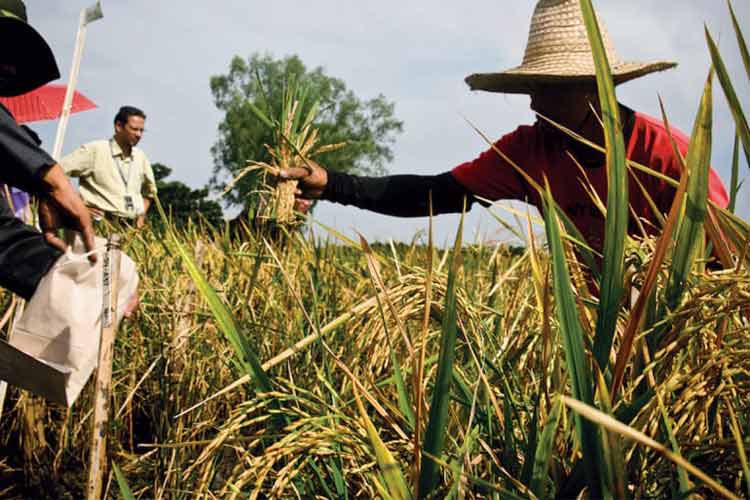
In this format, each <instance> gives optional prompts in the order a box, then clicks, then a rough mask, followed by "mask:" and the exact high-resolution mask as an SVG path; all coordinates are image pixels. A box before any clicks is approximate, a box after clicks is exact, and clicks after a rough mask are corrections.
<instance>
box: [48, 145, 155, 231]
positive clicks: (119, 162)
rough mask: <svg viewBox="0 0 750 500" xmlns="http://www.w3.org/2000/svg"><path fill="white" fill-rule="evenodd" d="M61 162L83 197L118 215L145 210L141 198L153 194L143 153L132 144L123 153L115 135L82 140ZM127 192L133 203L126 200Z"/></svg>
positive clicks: (133, 215) (152, 181)
mask: <svg viewBox="0 0 750 500" xmlns="http://www.w3.org/2000/svg"><path fill="white" fill-rule="evenodd" d="M60 165H61V166H62V168H63V170H65V173H66V174H67V175H68V176H69V177H78V178H79V183H80V191H81V196H82V197H83V201H84V202H85V203H86V204H87V205H89V206H91V207H94V208H98V209H99V210H102V211H104V212H108V213H111V214H113V215H117V216H120V217H127V218H135V217H136V216H138V215H139V214H142V213H143V212H144V204H143V198H144V197H146V198H154V197H155V196H156V181H155V180H154V172H153V171H152V170H151V163H150V162H149V161H148V158H147V157H146V154H145V153H144V152H143V151H142V150H140V149H138V148H133V149H132V151H131V153H130V156H128V157H126V156H125V155H124V154H123V152H122V149H121V148H120V146H119V144H117V141H115V140H114V139H110V140H102V141H94V142H90V143H88V144H84V145H83V146H81V147H80V148H78V149H76V150H75V151H73V152H72V153H70V154H69V155H67V156H66V157H65V158H63V159H62V160H60ZM126 196H129V197H130V198H131V199H132V201H133V203H132V207H128V206H127V204H126Z"/></svg>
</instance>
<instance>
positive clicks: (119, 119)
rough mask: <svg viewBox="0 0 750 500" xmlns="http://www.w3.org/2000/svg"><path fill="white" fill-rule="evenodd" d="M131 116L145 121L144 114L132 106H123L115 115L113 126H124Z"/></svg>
mask: <svg viewBox="0 0 750 500" xmlns="http://www.w3.org/2000/svg"><path fill="white" fill-rule="evenodd" d="M131 116H140V117H141V118H143V119H144V120H145V119H146V113H144V112H143V111H141V110H140V109H138V108H136V107H133V106H123V107H121V108H120V111H118V112H117V114H116V115H115V125H117V124H118V123H120V124H122V125H125V124H127V123H128V120H129V119H130V117H131Z"/></svg>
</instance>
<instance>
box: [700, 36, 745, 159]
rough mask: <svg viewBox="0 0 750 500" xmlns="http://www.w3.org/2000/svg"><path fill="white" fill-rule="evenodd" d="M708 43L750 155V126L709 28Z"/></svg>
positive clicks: (720, 81)
mask: <svg viewBox="0 0 750 500" xmlns="http://www.w3.org/2000/svg"><path fill="white" fill-rule="evenodd" d="M706 41H707V42H708V50H709V52H710V53H711V61H712V63H713V67H714V70H715V71H716V76H717V77H718V79H719V83H721V88H722V89H724V95H725V96H726V98H727V103H728V105H729V110H730V111H731V112H732V117H733V118H734V123H735V125H736V126H737V133H738V134H739V136H740V142H741V143H742V147H743V148H744V149H745V155H750V126H748V122H747V115H746V114H745V112H744V110H743V109H742V104H740V99H739V97H737V92H735V90H734V85H732V80H731V79H730V78H729V72H728V71H727V66H726V64H724V60H723V59H722V58H721V53H720V52H719V48H718V47H717V45H716V42H714V39H713V38H712V37H711V33H709V31H708V28H706ZM748 167H750V165H748Z"/></svg>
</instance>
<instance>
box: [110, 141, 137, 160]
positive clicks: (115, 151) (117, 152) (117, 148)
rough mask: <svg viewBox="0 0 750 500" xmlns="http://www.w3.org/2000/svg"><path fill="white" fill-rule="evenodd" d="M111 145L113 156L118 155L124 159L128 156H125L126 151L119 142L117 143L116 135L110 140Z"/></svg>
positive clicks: (131, 152) (131, 154)
mask: <svg viewBox="0 0 750 500" xmlns="http://www.w3.org/2000/svg"><path fill="white" fill-rule="evenodd" d="M109 145H110V147H111V148H112V156H118V157H120V158H123V159H125V158H128V157H126V156H125V153H123V151H122V148H121V147H120V145H119V144H117V141H116V140H115V138H114V137H113V138H111V139H110V140H109ZM130 156H131V157H132V156H133V150H132V149H131V150H130Z"/></svg>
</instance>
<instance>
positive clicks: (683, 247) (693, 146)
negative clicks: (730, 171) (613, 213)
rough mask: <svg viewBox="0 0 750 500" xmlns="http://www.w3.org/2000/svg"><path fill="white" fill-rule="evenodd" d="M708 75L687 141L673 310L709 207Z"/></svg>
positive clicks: (669, 300)
mask: <svg viewBox="0 0 750 500" xmlns="http://www.w3.org/2000/svg"><path fill="white" fill-rule="evenodd" d="M712 79H713V72H710V74H709V76H708V79H707V80H706V86H705V90H704V93H703V97H702V99H701V104H700V108H699V109H698V116H697V118H696V121H695V126H694V128H693V134H692V137H691V139H690V146H689V149H688V155H687V159H686V163H687V168H688V175H689V176H690V177H689V179H688V189H687V198H686V201H685V215H684V218H683V221H682V224H681V225H680V228H679V232H678V234H677V239H676V242H675V250H674V255H673V258H672V267H671V269H670V276H669V282H668V284H667V290H666V293H665V298H666V305H667V307H668V308H669V309H674V308H675V307H676V306H677V304H678V303H679V302H680V299H681V298H682V296H683V294H684V292H685V288H686V286H687V279H688V275H689V273H690V269H691V268H692V266H693V263H694V261H695V256H696V253H697V252H698V250H700V249H701V248H702V246H703V244H704V243H703V241H704V227H703V222H704V220H705V218H706V211H707V208H706V207H707V205H708V177H709V171H710V167H711V165H710V162H711V127H712V115H713V106H712V93H711V80H712Z"/></svg>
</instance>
